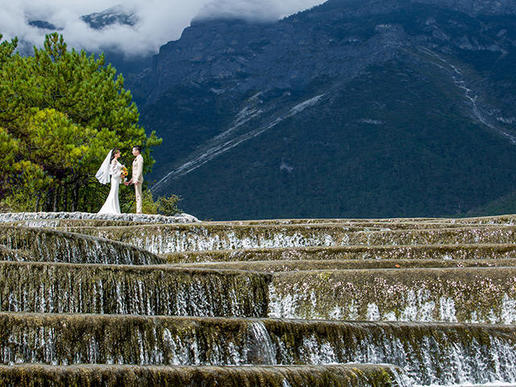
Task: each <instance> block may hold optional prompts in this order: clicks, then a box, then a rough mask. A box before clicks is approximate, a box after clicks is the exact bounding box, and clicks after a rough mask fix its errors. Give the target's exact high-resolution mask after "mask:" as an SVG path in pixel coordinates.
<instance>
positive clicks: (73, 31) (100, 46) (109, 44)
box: [0, 0, 325, 56]
mask: <svg viewBox="0 0 516 387" xmlns="http://www.w3.org/2000/svg"><path fill="white" fill-rule="evenodd" d="M324 1H325V0H260V1H256V0H140V1H137V0H123V2H121V1H120V0H0V34H2V35H3V38H4V39H11V38H13V37H14V36H17V37H18V39H19V40H23V41H26V42H29V43H30V44H31V45H36V46H41V44H42V42H43V39H44V36H45V34H46V33H49V32H53V31H50V30H44V29H40V28H36V27H33V26H31V25H29V24H28V21H30V20H44V21H46V22H49V23H52V24H53V25H54V26H56V27H59V28H62V30H60V31H59V32H60V33H61V34H63V36H64V39H65V41H66V43H67V44H68V45H69V46H71V47H75V48H79V49H85V50H88V51H91V52H98V51H101V50H107V49H116V50H118V51H120V52H122V53H124V54H126V55H128V56H134V55H137V56H138V55H147V54H152V53H156V52H157V51H158V49H159V47H160V46H161V45H163V44H165V43H167V42H169V41H171V40H177V39H179V38H180V37H181V33H182V31H183V29H184V28H185V27H187V26H189V25H190V22H191V21H192V19H202V18H210V17H218V16H221V15H223V16H237V17H242V18H246V19H257V20H261V21H273V20H278V19H281V18H283V17H285V16H288V15H291V14H293V13H296V12H299V11H302V10H304V9H308V8H311V7H313V6H316V5H319V4H322V3H324ZM121 4H123V5H121ZM114 6H122V7H123V8H124V9H127V10H128V11H130V12H131V11H132V12H134V13H135V15H136V17H137V20H138V23H137V24H136V25H135V26H134V27H131V26H123V25H112V26H110V27H107V28H105V29H103V30H101V31H97V30H93V29H91V28H90V27H89V26H88V25H87V24H86V23H85V22H83V21H82V20H81V16H82V15H88V14H91V13H94V12H102V11H104V10H106V9H108V8H111V7H114Z"/></svg>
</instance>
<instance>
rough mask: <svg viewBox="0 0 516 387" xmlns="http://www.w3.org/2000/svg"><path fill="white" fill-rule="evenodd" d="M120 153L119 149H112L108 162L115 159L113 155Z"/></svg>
mask: <svg viewBox="0 0 516 387" xmlns="http://www.w3.org/2000/svg"><path fill="white" fill-rule="evenodd" d="M118 152H120V149H118V148H113V151H112V152H111V160H109V162H111V161H113V159H114V158H115V155H116V154H117V153H118Z"/></svg>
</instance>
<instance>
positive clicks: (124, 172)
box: [120, 166, 129, 181]
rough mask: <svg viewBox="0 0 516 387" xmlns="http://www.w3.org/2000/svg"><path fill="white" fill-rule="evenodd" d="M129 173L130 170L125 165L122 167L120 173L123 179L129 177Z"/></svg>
mask: <svg viewBox="0 0 516 387" xmlns="http://www.w3.org/2000/svg"><path fill="white" fill-rule="evenodd" d="M128 174H129V172H128V171H127V168H126V167H125V166H124V167H122V172H121V173H120V176H122V179H123V180H124V181H125V178H126V177H127V175H128Z"/></svg>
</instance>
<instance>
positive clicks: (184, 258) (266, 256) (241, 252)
mask: <svg viewBox="0 0 516 387" xmlns="http://www.w3.org/2000/svg"><path fill="white" fill-rule="evenodd" d="M162 257H163V259H164V260H166V261H167V262H169V263H198V262H234V261H241V262H250V263H251V262H254V261H300V260H320V261H335V260H351V259H357V260H366V259H369V260H371V259H376V260H383V259H391V260H393V259H414V260H424V259H429V260H443V259H446V260H451V259H453V260H455V259H457V260H482V259H493V260H494V259H510V258H516V243H511V244H460V245H444V244H437V245H430V244H427V245H416V246H399V245H398V246H338V247H287V248H269V249H238V250H215V251H193V252H179V253H169V254H163V255H162Z"/></svg>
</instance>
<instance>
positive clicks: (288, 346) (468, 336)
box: [0, 313, 516, 384]
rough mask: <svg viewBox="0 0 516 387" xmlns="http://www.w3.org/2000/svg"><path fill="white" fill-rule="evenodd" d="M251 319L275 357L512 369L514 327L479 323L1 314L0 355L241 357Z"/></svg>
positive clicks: (479, 377) (145, 359)
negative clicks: (261, 330) (260, 330)
mask: <svg viewBox="0 0 516 387" xmlns="http://www.w3.org/2000/svg"><path fill="white" fill-rule="evenodd" d="M252 324H262V325H263V327H264V328H265V329H266V331H267V335H268V337H269V339H268V340H270V343H271V345H272V348H274V351H275V362H277V363H278V364H280V365H289V364H314V365H317V364H328V363H349V362H359V363H367V362H371V361H373V360H374V361H375V362H380V363H390V364H395V365H398V366H400V367H403V368H405V369H406V370H407V372H409V374H410V375H414V376H415V378H416V382H419V383H427V384H429V383H437V382H439V383H453V382H455V383H457V380H459V379H458V378H459V377H464V378H467V380H469V381H471V382H472V383H479V382H483V383H485V382H486V381H485V380H486V375H490V377H492V378H498V379H497V380H505V379H508V380H512V379H513V378H515V377H516V370H515V369H514V367H512V364H514V362H515V361H516V327H515V326H497V325H481V324H472V325H468V324H435V323H434V324H422V323H419V324H415V323H392V322H391V323H386V322H375V323H373V322H354V323H350V322H347V323H344V322H329V321H318V322H313V321H300V320H298V321H288V320H273V319H259V320H257V319H239V318H233V319H226V318H186V317H141V316H102V315H64V314H62V315H51V314H26V313H0V347H1V348H2V352H1V353H0V358H1V359H0V362H1V363H3V364H13V363H24V362H32V363H35V362H37V363H44V364H57V365H67V364H78V363H82V364H86V363H89V364H93V363H97V364H98V363H100V364H107V363H111V362H112V363H115V364H134V365H153V364H154V365H156V364H162V365H184V364H188V365H222V364H225V365H231V364H234V365H239V364H240V365H241V364H247V363H248V359H250V358H252V357H253V354H252V353H250V351H251V349H250V348H252V346H250V345H249V343H250V342H251V343H252V342H261V341H260V340H263V338H261V337H257V336H255V335H254V334H253V330H252V329H250V328H251V326H252ZM257 340H258V341H257ZM429 346H430V347H429ZM457 356H459V357H457ZM457 362H460V364H459V363H457ZM451 363H453V364H451ZM450 366H453V367H455V368H453V369H458V368H460V367H462V371H461V373H460V375H459V374H458V373H457V372H448V371H449V370H450ZM487 381H489V380H487Z"/></svg>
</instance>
